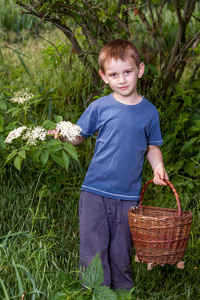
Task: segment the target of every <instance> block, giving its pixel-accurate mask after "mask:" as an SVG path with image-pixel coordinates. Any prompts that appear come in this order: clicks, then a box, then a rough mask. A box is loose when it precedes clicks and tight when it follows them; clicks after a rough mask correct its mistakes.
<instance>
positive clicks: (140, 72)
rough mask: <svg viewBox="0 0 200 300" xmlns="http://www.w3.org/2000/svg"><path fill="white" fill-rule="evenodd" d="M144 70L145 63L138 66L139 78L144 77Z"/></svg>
mask: <svg viewBox="0 0 200 300" xmlns="http://www.w3.org/2000/svg"><path fill="white" fill-rule="evenodd" d="M144 70H145V64H144V63H141V64H140V65H139V68H138V78H141V77H142V75H143V74H144Z"/></svg>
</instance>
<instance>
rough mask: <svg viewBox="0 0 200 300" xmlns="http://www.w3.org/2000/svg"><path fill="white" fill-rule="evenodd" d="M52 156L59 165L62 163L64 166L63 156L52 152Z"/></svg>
mask: <svg viewBox="0 0 200 300" xmlns="http://www.w3.org/2000/svg"><path fill="white" fill-rule="evenodd" d="M50 156H51V158H52V159H53V161H55V162H56V163H57V164H58V165H60V166H61V167H64V165H65V164H64V161H63V158H62V157H61V156H58V155H55V154H53V153H50Z"/></svg>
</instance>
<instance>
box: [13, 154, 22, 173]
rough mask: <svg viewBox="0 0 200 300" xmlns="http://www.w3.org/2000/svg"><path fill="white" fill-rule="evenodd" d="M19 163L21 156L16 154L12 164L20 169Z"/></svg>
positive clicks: (20, 163)
mask: <svg viewBox="0 0 200 300" xmlns="http://www.w3.org/2000/svg"><path fill="white" fill-rule="evenodd" d="M21 165H22V158H21V157H20V156H19V155H17V156H16V157H15V159H14V166H15V168H16V169H17V170H19V171H20V170H21Z"/></svg>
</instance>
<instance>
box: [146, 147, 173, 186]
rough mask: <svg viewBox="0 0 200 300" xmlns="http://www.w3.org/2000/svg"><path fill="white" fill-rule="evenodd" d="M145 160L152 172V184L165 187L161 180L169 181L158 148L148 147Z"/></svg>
mask: <svg viewBox="0 0 200 300" xmlns="http://www.w3.org/2000/svg"><path fill="white" fill-rule="evenodd" d="M147 159H148V161H149V163H150V165H151V166H152V169H153V171H154V179H153V182H154V183H155V184H158V185H167V184H166V182H164V181H163V180H162V179H167V180H169V177H168V175H167V172H166V170H165V168H164V163H163V156H162V152H161V150H160V149H159V147H158V146H153V145H148V147H147Z"/></svg>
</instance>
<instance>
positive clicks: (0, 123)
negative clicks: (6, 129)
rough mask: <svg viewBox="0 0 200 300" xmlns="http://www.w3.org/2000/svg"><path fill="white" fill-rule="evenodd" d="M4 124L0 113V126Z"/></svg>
mask: <svg viewBox="0 0 200 300" xmlns="http://www.w3.org/2000/svg"><path fill="white" fill-rule="evenodd" d="M3 125H4V120H3V116H2V115H0V126H1V127H3Z"/></svg>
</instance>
